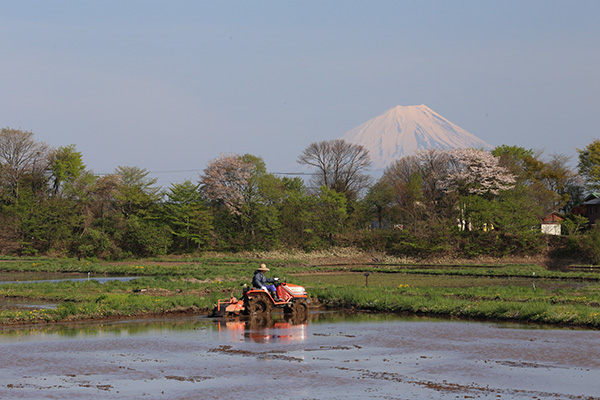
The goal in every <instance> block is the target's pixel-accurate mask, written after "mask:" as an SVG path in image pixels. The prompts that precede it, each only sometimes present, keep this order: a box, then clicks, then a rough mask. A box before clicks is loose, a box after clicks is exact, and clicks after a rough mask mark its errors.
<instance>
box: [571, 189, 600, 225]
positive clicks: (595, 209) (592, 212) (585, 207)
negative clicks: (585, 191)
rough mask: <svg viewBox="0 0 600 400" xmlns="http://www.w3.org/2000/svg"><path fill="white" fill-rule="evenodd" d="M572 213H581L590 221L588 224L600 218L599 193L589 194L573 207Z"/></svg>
mask: <svg viewBox="0 0 600 400" xmlns="http://www.w3.org/2000/svg"><path fill="white" fill-rule="evenodd" d="M573 213H574V214H579V215H583V216H584V217H586V218H587V219H588V221H590V224H593V223H595V222H596V220H597V219H599V218H600V193H592V194H589V195H588V196H587V197H586V198H585V199H584V200H583V202H581V203H580V204H579V205H578V206H576V207H573Z"/></svg>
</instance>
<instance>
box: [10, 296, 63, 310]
mask: <svg viewBox="0 0 600 400" xmlns="http://www.w3.org/2000/svg"><path fill="white" fill-rule="evenodd" d="M56 307H58V305H57V304H53V303H40V302H30V301H26V300H14V299H4V298H0V310H42V309H43V310H49V309H56Z"/></svg>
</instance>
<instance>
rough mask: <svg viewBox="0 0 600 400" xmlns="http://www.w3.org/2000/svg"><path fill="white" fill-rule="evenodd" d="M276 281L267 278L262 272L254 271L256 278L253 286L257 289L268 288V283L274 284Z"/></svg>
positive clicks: (253, 280) (253, 279)
mask: <svg viewBox="0 0 600 400" xmlns="http://www.w3.org/2000/svg"><path fill="white" fill-rule="evenodd" d="M274 282H275V279H273V278H267V277H266V276H265V274H264V273H263V272H262V271H258V270H256V271H254V277H253V278H252V286H254V287H255V288H257V289H260V288H261V287H263V286H266V285H267V283H274Z"/></svg>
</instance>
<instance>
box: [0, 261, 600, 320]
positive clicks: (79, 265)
mask: <svg viewBox="0 0 600 400" xmlns="http://www.w3.org/2000/svg"><path fill="white" fill-rule="evenodd" d="M260 262H261V260H257V259H242V258H198V259H193V260H187V261H186V262H173V261H169V262H161V261H157V260H153V261H148V260H145V261H134V262H131V263H118V264H112V263H100V262H96V263H88V262H79V261H76V260H55V259H31V260H17V261H3V262H1V263H0V272H1V271H23V272H42V271H43V272H80V273H86V274H87V273H88V272H90V273H91V276H98V275H106V276H140V277H141V278H140V279H136V280H133V281H128V282H115V281H112V282H107V283H104V284H100V283H98V282H95V281H93V280H91V281H84V282H58V283H21V284H5V285H0V298H5V299H6V298H17V299H28V300H35V301H45V302H52V303H57V304H58V307H57V308H56V309H38V310H4V311H0V324H7V323H28V322H51V321H65V320H77V319H89V318H108V317H115V316H133V315H135V316H139V315H151V314H160V313H167V312H175V311H182V310H187V311H191V312H198V313H203V312H207V311H208V310H210V309H211V308H212V306H213V304H214V303H215V302H216V299H218V298H224V297H225V298H226V297H228V296H229V293H231V292H233V293H234V295H239V293H240V286H241V285H242V284H243V283H249V281H250V277H251V274H252V272H253V270H254V269H255V268H256V267H257V266H258V264H259V263H260ZM269 265H270V266H272V271H271V276H279V277H282V278H284V277H287V278H288V281H290V282H294V283H299V284H302V285H304V286H306V288H307V289H308V291H309V294H310V295H311V296H312V297H313V298H318V299H319V302H320V303H321V304H323V305H325V306H327V307H332V308H354V309H362V310H372V311H381V312H394V313H409V314H424V315H437V316H448V317H455V318H465V319H483V320H510V321H523V322H535V323H549V324H559V325H573V326H585V327H590V328H600V273H597V272H559V271H548V270H546V269H544V268H542V267H539V266H535V265H506V266H501V265H500V266H494V265H489V266H467V265H464V266H443V265H440V266H435V267H427V268H425V267H422V266H418V265H412V266H411V265H402V266H379V267H360V266H329V267H316V266H311V267H308V266H306V264H302V263H300V262H297V261H290V260H269ZM324 272H327V274H323V273H324ZM366 272H368V273H370V275H369V277H368V280H369V281H368V282H369V285H368V287H366V285H365V284H366V277H365V276H364V273H366ZM534 273H535V275H534Z"/></svg>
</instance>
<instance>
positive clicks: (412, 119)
mask: <svg viewBox="0 0 600 400" xmlns="http://www.w3.org/2000/svg"><path fill="white" fill-rule="evenodd" d="M342 139H344V140H345V141H347V142H349V143H354V144H360V145H362V146H364V147H365V148H366V149H367V150H369V154H370V155H371V161H372V162H373V164H372V168H373V169H376V170H378V169H383V168H385V167H386V166H388V165H390V164H391V163H392V162H393V161H395V160H398V159H400V158H402V157H404V156H408V155H413V154H415V153H416V152H417V151H418V150H421V149H423V150H428V149H438V150H448V149H463V148H476V149H480V148H484V149H490V148H492V146H490V145H489V144H488V143H486V142H485V141H483V140H481V139H479V138H478V137H476V136H475V135H472V134H471V133H469V132H467V131H466V130H464V129H463V128H461V127H459V126H458V125H455V124H453V123H452V122H450V121H448V120H447V119H446V118H444V117H442V116H441V115H439V114H438V113H436V112H435V111H433V110H432V109H431V108H429V107H427V106H426V105H423V104H421V105H420V106H396V107H393V108H390V109H389V110H387V111H386V112H384V113H383V114H380V115H378V116H376V117H374V118H371V119H370V120H368V121H367V122H364V123H363V124H361V125H359V126H357V127H355V128H353V129H351V130H349V131H348V132H346V133H345V134H344V135H343V136H342Z"/></svg>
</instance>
